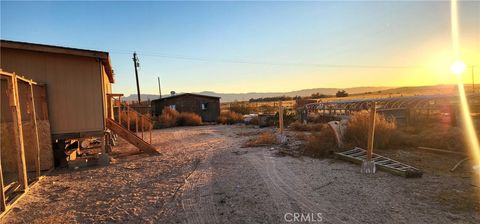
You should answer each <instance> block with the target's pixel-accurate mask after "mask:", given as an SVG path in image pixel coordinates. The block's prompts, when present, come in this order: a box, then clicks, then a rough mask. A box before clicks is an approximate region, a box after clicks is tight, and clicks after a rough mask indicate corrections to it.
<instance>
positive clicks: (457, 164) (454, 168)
mask: <svg viewBox="0 0 480 224" xmlns="http://www.w3.org/2000/svg"><path fill="white" fill-rule="evenodd" d="M469 159H470V158H464V159H462V160H460V161H458V163H456V164H455V166H453V167H452V169H450V172H453V171H455V170H456V169H457V168H458V166H460V165H461V164H462V163H463V162H465V161H467V160H469Z"/></svg>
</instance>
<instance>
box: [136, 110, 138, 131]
mask: <svg viewBox="0 0 480 224" xmlns="http://www.w3.org/2000/svg"><path fill="white" fill-rule="evenodd" d="M135 129H136V131H135V133H136V134H138V114H135Z"/></svg>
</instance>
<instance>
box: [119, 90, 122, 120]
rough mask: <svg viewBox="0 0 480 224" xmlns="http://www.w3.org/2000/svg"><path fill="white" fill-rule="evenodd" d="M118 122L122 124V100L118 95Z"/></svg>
mask: <svg viewBox="0 0 480 224" xmlns="http://www.w3.org/2000/svg"><path fill="white" fill-rule="evenodd" d="M118 124H120V126H122V100H121V96H119V97H118Z"/></svg>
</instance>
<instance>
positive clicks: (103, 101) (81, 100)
mask: <svg viewBox="0 0 480 224" xmlns="http://www.w3.org/2000/svg"><path fill="white" fill-rule="evenodd" d="M0 47H1V51H0V52H1V54H0V55H1V60H0V67H1V69H2V70H4V71H8V72H15V73H16V74H19V75H22V76H25V77H27V78H29V79H33V80H35V81H36V82H39V83H44V84H46V86H47V95H48V107H49V108H48V109H49V118H50V126H51V133H52V138H53V139H54V140H56V139H68V138H80V137H84V136H102V135H103V133H104V130H105V123H106V121H105V118H106V116H107V109H106V108H107V93H110V92H111V84H112V83H113V82H114V76H113V70H112V66H111V64H110V58H109V55H108V53H107V52H101V51H91V50H82V49H74V48H65V47H57V46H49V45H42V44H32V43H23V42H15V41H5V40H2V41H1V43H0Z"/></svg>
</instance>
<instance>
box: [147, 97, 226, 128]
mask: <svg viewBox="0 0 480 224" xmlns="http://www.w3.org/2000/svg"><path fill="white" fill-rule="evenodd" d="M202 103H208V108H207V110H202ZM172 104H175V108H176V110H177V111H178V112H193V113H196V114H198V115H200V116H201V117H202V121H204V122H216V121H217V119H218V116H220V100H219V99H216V98H211V97H201V96H194V95H186V96H178V97H174V98H165V99H163V100H155V101H152V110H153V111H152V112H153V114H154V115H156V116H158V115H159V114H161V113H162V110H163V108H165V107H168V106H170V105H172Z"/></svg>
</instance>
